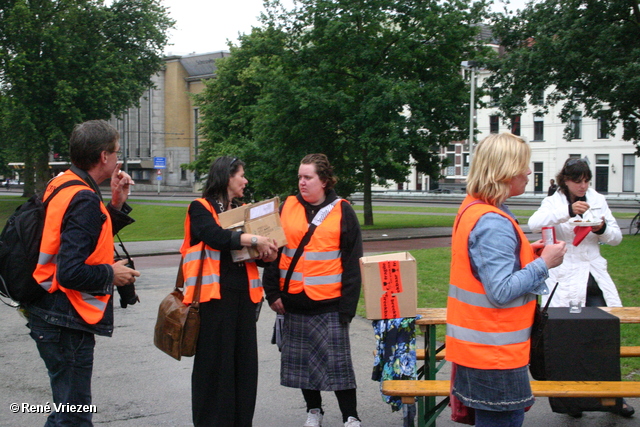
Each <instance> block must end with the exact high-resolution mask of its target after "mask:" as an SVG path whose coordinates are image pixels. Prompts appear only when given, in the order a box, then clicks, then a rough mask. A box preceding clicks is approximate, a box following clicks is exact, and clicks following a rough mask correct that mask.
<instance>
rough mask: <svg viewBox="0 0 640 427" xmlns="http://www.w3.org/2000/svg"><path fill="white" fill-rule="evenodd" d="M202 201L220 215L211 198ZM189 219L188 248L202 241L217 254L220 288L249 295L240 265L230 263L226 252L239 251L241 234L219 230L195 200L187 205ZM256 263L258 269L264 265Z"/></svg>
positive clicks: (245, 275)
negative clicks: (207, 203)
mask: <svg viewBox="0 0 640 427" xmlns="http://www.w3.org/2000/svg"><path fill="white" fill-rule="evenodd" d="M206 200H207V201H208V202H209V203H211V206H213V209H214V210H215V211H216V213H217V214H218V215H220V213H221V210H220V205H219V204H218V203H217V202H216V201H215V200H214V199H212V198H209V197H207V198H206ZM189 216H190V217H191V242H190V244H191V246H193V245H197V244H198V243H200V242H202V241H204V242H205V243H206V244H207V245H209V246H210V247H211V248H213V249H216V250H219V251H220V286H221V287H223V288H227V289H234V290H239V291H244V292H249V284H248V280H249V278H248V276H247V269H246V267H245V265H244V262H233V259H232V258H231V252H230V251H232V250H238V249H242V245H241V244H240V236H241V235H242V232H241V231H233V230H226V229H224V228H222V227H220V225H218V223H216V221H215V220H214V219H213V215H211V212H209V211H208V210H207V208H205V207H204V206H203V205H202V203H200V202H197V201H195V200H194V201H193V202H191V204H190V205H189ZM256 262H257V264H258V265H259V266H265V265H266V264H267V263H264V262H262V261H261V260H257V261H256Z"/></svg>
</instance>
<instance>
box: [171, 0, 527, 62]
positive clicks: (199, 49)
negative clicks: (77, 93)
mask: <svg viewBox="0 0 640 427" xmlns="http://www.w3.org/2000/svg"><path fill="white" fill-rule="evenodd" d="M496 2H501V0H496ZM510 2H511V6H510V8H511V9H513V10H515V9H517V8H522V7H523V6H524V4H525V0H510ZM162 4H163V5H164V6H165V7H167V8H168V9H169V15H170V16H171V17H172V18H173V19H175V20H176V28H175V29H174V30H172V31H171V32H170V40H169V44H170V45H169V46H167V47H166V48H165V52H164V53H165V54H172V55H187V54H190V53H194V52H195V53H207V52H218V51H221V50H228V47H227V39H229V40H231V41H233V42H234V43H235V44H237V40H238V34H239V33H243V34H248V33H250V32H251V28H252V27H257V26H260V22H259V21H258V16H259V15H260V13H261V12H262V11H263V10H264V8H263V4H262V0H162ZM282 4H283V5H285V7H287V8H291V6H292V5H293V0H282ZM499 10H502V5H501V4H500V7H499Z"/></svg>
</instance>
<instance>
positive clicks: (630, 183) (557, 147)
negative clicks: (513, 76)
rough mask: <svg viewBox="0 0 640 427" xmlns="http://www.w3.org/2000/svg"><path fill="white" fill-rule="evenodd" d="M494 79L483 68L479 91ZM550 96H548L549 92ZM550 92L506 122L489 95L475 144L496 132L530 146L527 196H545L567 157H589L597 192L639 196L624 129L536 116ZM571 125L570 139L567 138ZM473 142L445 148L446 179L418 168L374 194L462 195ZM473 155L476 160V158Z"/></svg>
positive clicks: (478, 117) (552, 110)
mask: <svg viewBox="0 0 640 427" xmlns="http://www.w3.org/2000/svg"><path fill="white" fill-rule="evenodd" d="M488 76H489V73H488V71H486V70H479V72H478V73H477V80H476V87H480V86H481V85H482V84H483V83H484V80H485V79H486V78H487V77H488ZM547 93H548V92H547ZM545 95H546V93H545V94H541V95H540V96H539V97H538V98H537V99H532V100H529V104H528V108H527V110H526V111H525V112H524V113H522V114H519V115H516V116H513V117H510V118H508V119H506V120H504V119H502V118H500V117H499V111H498V108H497V107H496V106H492V105H495V100H492V99H491V97H490V96H487V97H486V98H485V99H483V101H484V102H485V105H489V107H488V108H483V109H479V110H476V111H475V124H476V131H477V132H478V133H477V134H476V141H481V140H482V139H483V138H485V137H486V136H488V135H490V134H492V133H499V132H505V131H509V132H512V133H514V134H516V135H520V136H521V137H522V138H523V139H525V140H526V141H527V142H528V143H529V144H530V146H531V150H532V156H531V164H530V167H531V171H532V174H531V177H530V180H529V183H528V184H527V188H526V192H527V193H530V194H540V193H546V191H547V188H548V187H549V183H550V180H551V179H555V177H556V174H557V173H558V172H559V171H560V169H561V168H562V166H563V164H564V162H565V160H566V159H567V158H586V159H587V160H588V161H589V164H590V167H591V172H592V174H593V179H592V183H591V184H592V186H593V188H594V189H595V190H596V191H598V192H600V193H603V194H610V195H618V196H620V197H626V196H628V197H629V198H633V197H636V196H637V194H638V193H640V173H638V171H637V165H638V158H637V156H636V155H635V154H634V153H635V151H636V148H635V146H634V145H633V143H632V142H629V141H623V140H622V132H623V130H622V125H621V124H619V125H618V126H617V127H616V129H615V130H614V131H613V132H611V133H606V132H605V131H604V129H605V128H606V126H603V123H602V122H600V121H599V120H596V119H592V118H590V117H586V116H583V115H582V114H581V113H580V112H578V113H576V114H574V115H573V117H572V118H571V123H569V124H567V123H566V122H562V121H561V120H560V118H559V117H558V114H559V113H560V110H561V108H562V105H556V106H552V107H549V110H548V113H547V114H544V115H539V114H537V113H536V110H537V109H536V105H537V104H539V103H541V102H544V96H545ZM567 125H569V127H570V134H571V139H569V140H567V139H566V137H565V128H566V127H567ZM470 154H472V153H470V152H469V144H468V141H459V142H453V143H451V144H449V145H448V146H447V147H443V148H441V151H440V156H441V158H443V159H444V158H446V159H448V166H447V167H445V168H444V169H443V170H442V175H443V176H444V178H443V179H441V180H440V181H439V182H437V183H434V182H430V179H429V177H427V176H423V175H422V174H419V173H417V172H416V171H415V170H413V171H412V172H411V173H410V174H409V176H407V179H406V181H405V182H404V183H389V186H388V187H376V188H374V190H378V191H383V190H385V189H386V190H396V189H397V190H409V191H436V192H463V191H464V189H465V184H464V183H465V181H466V176H467V174H468V172H469V161H470ZM471 157H472V156H471Z"/></svg>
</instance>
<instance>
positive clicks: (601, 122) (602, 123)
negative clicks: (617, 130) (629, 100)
mask: <svg viewBox="0 0 640 427" xmlns="http://www.w3.org/2000/svg"><path fill="white" fill-rule="evenodd" d="M598 139H609V121H608V120H607V119H604V118H599V119H598Z"/></svg>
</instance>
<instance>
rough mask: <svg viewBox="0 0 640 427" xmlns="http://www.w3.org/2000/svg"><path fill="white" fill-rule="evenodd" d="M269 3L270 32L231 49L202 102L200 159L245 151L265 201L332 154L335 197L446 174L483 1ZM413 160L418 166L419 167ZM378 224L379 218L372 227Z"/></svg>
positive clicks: (202, 166) (476, 53) (459, 131)
mask: <svg viewBox="0 0 640 427" xmlns="http://www.w3.org/2000/svg"><path fill="white" fill-rule="evenodd" d="M278 7H279V4H278V3H277V2H273V3H270V4H268V5H267V14H266V15H265V16H264V17H263V26H262V27H261V28H254V29H253V31H252V33H251V34H249V35H245V36H243V37H242V38H241V39H240V46H231V56H230V57H227V58H224V59H221V60H219V61H218V63H217V64H218V71H217V78H216V79H214V80H211V81H210V82H209V83H208V84H207V87H206V89H205V91H204V92H202V93H201V94H200V95H199V96H197V97H196V102H197V103H198V105H200V108H201V109H200V112H201V115H202V118H203V122H202V130H203V132H204V133H205V134H206V136H207V142H206V143H204V144H203V149H204V151H203V153H202V156H201V157H200V158H199V159H198V160H197V161H196V162H195V163H194V164H192V167H194V168H197V169H198V170H199V171H201V172H205V171H206V168H207V167H208V165H209V164H210V163H211V161H212V160H213V159H214V158H215V157H217V156H219V155H223V154H226V155H239V156H240V157H242V159H243V160H244V161H245V162H246V163H247V173H248V174H249V176H250V177H251V176H253V177H256V179H255V180H254V182H256V184H254V185H252V188H253V190H254V192H255V195H256V196H257V198H262V197H266V196H270V195H274V194H277V195H280V196H283V197H284V196H286V195H288V194H291V193H294V192H296V179H295V177H296V175H297V168H298V164H299V161H300V159H301V158H302V157H303V156H304V155H306V154H308V153H312V152H323V153H325V154H326V155H327V156H328V157H329V159H330V161H331V162H332V164H333V166H334V169H335V171H336V173H337V175H338V176H339V177H340V181H339V182H338V186H337V191H338V193H339V194H340V195H341V196H343V197H348V196H349V195H350V194H351V193H352V192H354V191H355V190H357V189H362V190H364V192H365V223H367V224H372V222H373V221H372V216H371V218H368V217H367V216H368V214H370V207H371V204H370V202H371V201H370V191H371V185H372V184H373V183H374V182H375V181H377V180H380V179H384V180H386V179H392V180H396V181H399V182H401V181H403V180H404V179H405V176H406V175H407V173H408V171H409V168H410V166H411V164H412V162H413V163H414V164H415V165H416V167H417V169H418V171H420V172H424V173H428V174H430V175H432V176H437V175H438V174H439V170H440V159H439V156H438V147H439V146H441V145H444V144H448V143H450V142H451V141H454V140H460V139H464V137H465V135H466V133H467V131H466V129H465V126H467V125H468V107H467V106H466V105H465V104H466V103H467V102H468V98H469V97H468V92H467V90H468V84H466V83H465V82H464V80H463V78H462V76H461V74H460V62H461V60H462V59H471V58H474V57H482V56H483V55H485V54H486V50H485V48H484V47H482V46H481V43H480V42H479V41H478V40H477V38H476V34H477V32H478V31H477V27H476V26H474V25H475V24H477V23H478V22H479V21H480V20H481V18H482V13H483V11H484V3H483V2H480V3H477V4H476V6H474V8H471V7H470V6H469V2H467V1H463V0H449V1H444V2H437V3H436V2H422V1H414V0H409V1H406V0H364V1H363V0H341V1H327V0H302V1H301V2H299V3H298V8H297V9H295V10H294V11H293V12H291V13H284V12H281V11H280V10H279V9H278ZM411 159H413V160H411ZM367 209H368V210H369V212H367V211H366V210H367ZM369 219H371V221H369Z"/></svg>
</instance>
